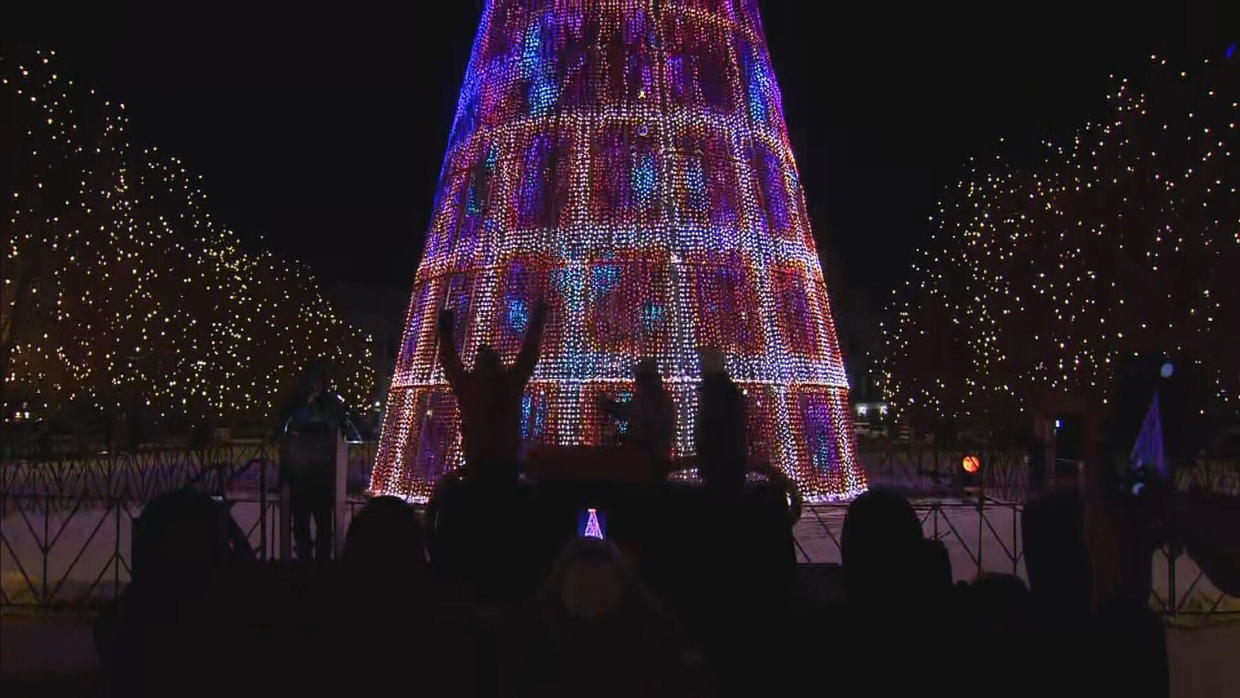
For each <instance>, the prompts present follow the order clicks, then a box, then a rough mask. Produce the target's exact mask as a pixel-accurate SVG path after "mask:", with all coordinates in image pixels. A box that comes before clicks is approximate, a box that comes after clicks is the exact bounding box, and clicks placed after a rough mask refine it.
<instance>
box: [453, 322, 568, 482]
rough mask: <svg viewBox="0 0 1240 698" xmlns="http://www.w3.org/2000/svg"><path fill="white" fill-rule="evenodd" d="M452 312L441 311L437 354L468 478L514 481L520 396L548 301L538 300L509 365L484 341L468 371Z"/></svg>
mask: <svg viewBox="0 0 1240 698" xmlns="http://www.w3.org/2000/svg"><path fill="white" fill-rule="evenodd" d="M454 318H455V316H454V314H453V311H451V310H444V311H442V312H440V313H439V353H440V358H441V360H442V361H443V367H444V374H445V375H446V376H447V378H448V384H449V385H451V386H452V393H453V394H454V395H455V396H456V401H457V405H458V409H459V410H460V415H461V442H462V446H463V448H464V451H465V467H466V475H467V477H469V478H470V479H475V480H477V479H484V480H489V481H490V480H495V481H502V482H509V481H515V479H516V476H517V457H518V454H519V453H520V450H521V396H522V394H523V393H524V392H525V385H526V384H527V383H528V382H529V380H530V376H531V375H533V373H534V366H535V365H536V364H537V363H538V353H539V349H540V347H541V346H542V333H543V328H544V326H545V325H546V323H547V306H546V305H544V304H542V303H539V305H538V308H537V309H536V310H535V311H534V317H533V318H532V319H531V321H530V327H529V330H528V331H527V332H526V335H525V342H524V343H523V344H522V345H521V351H520V352H519V353H518V354H517V359H516V361H514V362H513V364H512V366H511V367H508V368H505V367H504V363H503V361H502V360H501V359H500V356H499V354H498V353H496V351H495V349H493V348H492V347H490V346H487V345H485V344H484V345H482V346H480V347H478V353H477V355H476V357H475V359H474V370H473V371H466V370H465V366H464V365H463V364H462V363H461V357H460V354H459V353H458V352H457V349H456V343H455V341H453V338H452V328H453V325H454Z"/></svg>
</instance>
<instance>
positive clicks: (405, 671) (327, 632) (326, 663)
mask: <svg viewBox="0 0 1240 698" xmlns="http://www.w3.org/2000/svg"><path fill="white" fill-rule="evenodd" d="M335 572H336V573H337V574H336V576H335V579H334V582H335V583H334V584H331V585H329V589H330V592H329V593H327V594H324V599H322V600H320V599H309V600H308V602H309V603H311V604H315V603H318V604H326V605H327V606H328V607H329V611H330V613H329V614H328V618H329V622H328V623H326V624H324V625H323V626H321V627H313V626H312V627H311V632H310V633H308V635H309V637H307V638H305V643H306V644H305V645H304V647H305V649H304V650H303V656H302V661H301V662H300V665H294V667H293V668H294V671H295V672H297V673H298V674H299V675H300V677H299V678H300V680H301V681H302V682H303V684H302V686H301V687H300V688H301V689H302V691H303V692H304V693H306V694H309V695H318V694H322V693H324V692H326V689H325V686H324V685H323V678H324V677H330V678H332V679H335V680H339V681H340V683H339V684H338V685H342V686H343V685H348V684H353V683H355V682H358V681H362V682H364V683H363V684H362V685H364V689H365V692H366V693H368V694H373V695H388V694H398V693H403V692H407V691H409V690H410V688H411V683H410V682H411V681H413V682H414V684H413V686H414V687H416V689H417V690H418V691H419V692H420V693H422V694H425V695H454V694H460V693H470V692H471V691H469V690H467V687H468V686H470V684H469V682H470V681H471V680H472V677H471V676H470V675H469V674H470V673H472V667H470V666H468V665H462V664H461V662H460V659H461V657H462V656H464V655H466V654H467V653H466V652H463V651H462V645H463V643H462V641H461V638H460V635H461V633H460V632H459V630H457V629H456V628H454V627H453V626H452V625H451V624H449V623H446V622H444V621H445V619H444V618H443V617H442V616H441V615H439V614H438V610H439V609H438V608H437V607H436V605H433V604H432V603H431V600H432V599H434V598H435V597H436V596H437V594H436V593H435V592H434V591H433V590H432V589H431V587H430V570H429V565H428V564H427V559H426V548H425V535H424V533H423V528H422V522H421V521H420V520H419V518H418V514H417V512H416V511H415V510H414V508H413V507H412V506H410V505H409V504H406V503H405V502H404V501H403V500H401V499H399V498H396V497H376V498H374V499H371V500H370V501H368V502H367V503H366V505H365V506H364V507H362V508H361V509H360V510H359V511H358V512H357V513H356V515H355V516H354V517H353V520H352V521H351V522H350V524H349V528H348V532H347V534H346V535H345V541H344V550H343V552H342V554H341V557H340V564H339V566H338V567H337V568H336V569H335ZM308 610H309V611H310V612H309V613H305V614H303V615H311V616H312V615H315V613H314V610H315V609H313V608H311V609H308Z"/></svg>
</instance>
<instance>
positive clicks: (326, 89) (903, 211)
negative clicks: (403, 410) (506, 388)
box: [3, 0, 1240, 363]
mask: <svg viewBox="0 0 1240 698" xmlns="http://www.w3.org/2000/svg"><path fill="white" fill-rule="evenodd" d="M390 5H391V3H381V2H371V1H370V0H354V1H352V2H347V3H323V4H320V5H318V6H316V5H315V4H312V3H299V4H296V5H291V4H290V5H287V6H277V5H270V4H267V3H255V2H248V3H235V2H227V1H223V2H209V3H206V2H204V3H175V2H149V1H139V0H119V1H116V2H98V3H94V4H89V5H88V4H83V5H82V6H81V7H77V6H72V5H64V4H57V3H45V4H44V5H41V6H40V8H41V9H39V10H38V11H37V16H30V17H18V18H17V19H16V21H12V22H5V24H6V27H5V29H4V30H3V32H4V33H3V39H4V44H5V50H4V53H8V52H9V51H10V50H20V49H22V48H26V47H34V46H43V47H48V48H55V49H56V50H57V51H58V53H59V54H60V55H61V56H62V57H63V59H64V62H65V63H66V71H67V72H68V73H69V74H70V75H71V76H73V77H75V78H77V79H79V80H83V81H86V82H89V83H91V84H93V85H95V86H96V87H98V88H99V89H100V90H101V91H102V92H103V93H104V94H105V95H108V96H111V97H113V98H115V99H117V100H118V101H123V102H125V103H126V106H127V108H128V109H127V112H128V114H129V116H130V119H131V128H132V134H133V136H134V139H135V140H136V141H137V142H138V144H139V145H158V146H159V147H160V149H161V150H163V151H166V152H169V153H172V154H176V155H178V156H180V157H181V158H183V160H184V161H185V162H186V165H187V167H188V168H189V169H190V170H191V171H193V172H197V173H200V174H202V175H204V177H205V181H206V189H207V192H208V195H209V198H210V200H211V201H212V202H213V204H212V210H213V212H214V215H215V216H216V217H217V218H218V219H220V220H222V221H223V222H224V223H226V224H227V225H228V226H229V227H231V228H233V229H234V230H236V231H237V232H238V233H240V234H241V235H242V236H243V238H245V239H246V240H247V241H249V243H250V244H252V245H254V246H265V247H269V248H272V249H274V250H276V251H277V252H279V253H280V254H282V255H285V256H288V257H295V258H300V259H302V260H304V261H306V262H308V263H309V264H310V266H311V268H312V269H314V271H315V272H316V273H317V274H318V276H319V277H320V278H321V279H322V280H323V281H324V282H326V284H327V286H328V288H329V289H330V292H331V293H332V294H333V295H336V296H337V297H338V298H339V299H340V301H341V302H342V303H343V305H344V306H345V307H346V312H353V313H356V312H361V311H367V310H369V311H370V312H371V314H372V315H374V316H375V317H376V318H380V319H379V320H378V321H379V322H383V321H388V322H391V323H394V324H396V325H399V323H400V321H401V313H402V312H403V306H404V304H405V302H406V299H407V296H408V293H409V284H410V281H411V279H412V276H413V272H414V269H415V267H416V265H417V263H418V260H419V255H420V251H421V243H422V236H423V231H424V229H425V227H426V225H427V222H428V220H429V212H430V206H431V202H432V198H433V196H434V188H435V183H436V178H437V176H438V173H439V167H440V164H441V160H442V155H443V148H444V144H445V142H446V140H447V134H448V128H449V126H450V123H451V119H452V115H453V110H454V109H455V106H456V97H457V92H458V89H459V85H460V81H461V78H462V76H463V74H464V70H465V62H466V60H467V59H468V56H469V50H470V46H471V42H472V38H473V32H474V29H475V27H476V23H477V19H478V16H479V13H480V9H481V3H480V2H479V1H478V0H445V1H443V2H429V1H427V2H414V3H404V4H403V5H401V6H399V7H392V6H390ZM1233 5H1240V3H1227V2H1225V1H1224V0H1203V1H1191V2H1187V3H1175V2H1158V3H1149V4H1148V7H1147V6H1146V4H1144V3H1137V2H1131V0H1129V1H1127V2H1111V1H1109V0H1107V1H1098V2H1082V1H1081V0H1075V1H1071V2H1069V1H1064V0H1047V1H1046V2H1039V3H1004V2H994V1H993V0H991V1H989V2H969V3H959V4H955V5H950V6H948V5H946V4H944V3H919V4H917V6H915V7H912V8H905V7H901V6H899V5H897V4H891V3H883V2H865V3H834V2H810V1H805V2H802V1H799V0H766V1H765V2H763V3H762V7H763V12H764V20H765V24H766V32H767V38H768V40H769V44H770V49H771V53H772V55H773V58H774V61H775V68H776V74H777V77H778V79H779V81H780V86H781V88H782V90H783V97H784V110H785V115H786V118H787V121H788V127H789V131H790V134H791V138H792V141H793V146H794V149H795V153H796V156H797V160H798V163H799V168H800V171H801V179H802V182H803V183H804V185H805V190H806V192H807V195H808V199H809V206H810V210H811V215H812V217H813V220H814V223H815V227H816V230H817V234H818V239H819V245H820V250H821V251H822V252H823V257H824V260H825V262H826V264H827V274H828V283H829V284H830V286H831V292H832V295H833V302H834V306H835V312H836V316H837V322H838V323H839V325H840V329H841V335H842V338H843V341H844V345H845V353H846V354H847V355H849V357H850V359H859V358H860V357H861V356H862V355H864V354H865V353H867V352H870V351H872V350H873V349H874V348H875V343H876V339H877V326H878V318H879V317H880V316H881V313H882V312H883V311H884V309H885V306H886V304H887V303H888V302H889V299H890V293H891V289H892V288H894V287H896V286H898V285H899V284H900V282H901V281H902V279H903V278H904V277H905V275H906V274H907V270H908V268H909V264H910V261H911V256H912V251H913V250H914V249H915V248H916V247H917V246H919V245H922V244H923V243H924V242H925V240H926V238H927V236H928V235H929V233H930V231H931V230H932V224H931V223H930V221H929V220H928V216H929V215H930V213H931V212H932V211H933V208H934V203H935V201H936V200H937V197H938V196H939V194H940V192H941V191H942V188H943V186H944V185H946V184H948V183H951V182H954V181H955V180H956V179H958V178H959V177H961V176H962V174H964V173H965V172H966V171H967V159H968V158H969V157H970V156H977V157H978V158H979V159H985V160H991V161H993V157H994V155H995V154H996V153H998V152H1003V153H1005V157H1007V159H1009V160H1010V161H1013V162H1014V163H1016V164H1017V165H1030V164H1034V163H1036V162H1037V160H1038V157H1039V156H1038V152H1039V148H1040V146H1039V143H1040V141H1041V140H1042V139H1043V138H1050V139H1052V140H1053V139H1055V138H1066V137H1068V136H1069V135H1070V134H1071V132H1072V131H1073V130H1074V129H1075V128H1077V127H1079V126H1080V125H1082V124H1083V123H1084V122H1085V121H1087V120H1096V119H1098V118H1101V117H1103V116H1105V115H1106V113H1107V108H1106V99H1105V96H1106V94H1107V92H1108V89H1109V87H1110V85H1111V84H1112V83H1111V81H1110V78H1109V75H1111V74H1115V75H1127V76H1130V77H1132V78H1133V79H1134V80H1135V81H1136V82H1137V85H1138V86H1139V85H1140V82H1141V79H1142V76H1143V75H1144V74H1145V71H1146V67H1147V65H1148V62H1149V56H1150V54H1151V53H1158V54H1159V55H1163V56H1168V57H1170V58H1171V59H1172V60H1173V61H1176V62H1178V63H1183V64H1184V66H1185V69H1192V67H1193V65H1194V64H1195V62H1196V61H1198V60H1200V59H1201V58H1202V57H1206V56H1211V57H1218V58H1221V57H1222V54H1223V52H1224V51H1225V49H1226V47H1227V45H1228V44H1229V42H1231V41H1233V40H1235V38H1236V37H1237V32H1236V31H1235V26H1236V24H1235V20H1236V10H1235V9H1233ZM808 8H816V9H815V10H813V11H811V10H810V9H808ZM1000 137H1006V141H1007V142H1006V143H1005V144H1004V145H1003V146H1002V148H1000V147H999V144H998V139H999V138H1000ZM373 319H374V318H372V320H373ZM384 319H386V320H384ZM395 331H396V332H398V331H399V329H396V330H395ZM850 363H851V362H850Z"/></svg>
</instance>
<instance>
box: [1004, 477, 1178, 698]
mask: <svg viewBox="0 0 1240 698" xmlns="http://www.w3.org/2000/svg"><path fill="white" fill-rule="evenodd" d="M1089 467H1093V466H1090V465H1088V464H1087V465H1086V468H1089ZM1086 489H1087V490H1089V488H1086ZM1090 497H1097V498H1098V499H1099V501H1098V502H1095V503H1091V502H1090V501H1089V499H1090ZM1091 509H1092V511H1091ZM1091 517H1092V518H1093V522H1092V523H1090V519H1091ZM1134 523H1135V522H1134V521H1133V520H1132V511H1131V510H1130V509H1129V507H1128V506H1127V504H1126V503H1125V502H1124V501H1122V500H1116V499H1115V498H1114V497H1113V495H1111V494H1110V493H1102V492H1092V491H1091V494H1087V495H1085V496H1082V494H1080V493H1078V492H1077V491H1076V490H1066V489H1065V490H1055V491H1051V492H1047V493H1045V494H1043V495H1041V496H1039V497H1037V498H1035V499H1034V500H1032V501H1030V502H1029V503H1028V504H1026V506H1025V510H1024V513H1023V514H1022V517H1021V524H1022V525H1021V528H1022V530H1023V540H1024V546H1025V564H1026V567H1027V569H1028V574H1029V583H1030V590H1031V599H1032V601H1033V604H1034V610H1035V615H1034V620H1035V637H1036V640H1035V643H1034V644H1035V646H1036V647H1038V648H1040V649H1042V650H1043V651H1049V652H1050V654H1049V655H1042V656H1035V657H1034V659H1033V662H1034V663H1038V664H1046V663H1054V664H1055V665H1056V666H1058V667H1059V671H1058V672H1057V674H1056V675H1057V676H1060V677H1064V678H1067V677H1071V681H1072V685H1073V686H1074V687H1079V692H1080V693H1081V694H1085V693H1107V694H1113V695H1136V696H1165V695H1167V694H1168V692H1169V689H1170V680H1169V674H1168V671H1167V654H1166V639H1165V637H1164V630H1163V628H1162V625H1161V623H1160V622H1159V621H1158V619H1157V618H1156V617H1155V616H1154V615H1153V614H1152V613H1151V612H1150V610H1149V608H1148V605H1147V604H1148V598H1149V591H1150V588H1149V584H1150V581H1151V578H1150V571H1149V570H1150V565H1151V558H1150V555H1151V554H1152V548H1147V545H1146V544H1145V543H1143V542H1142V541H1141V540H1140V536H1134V535H1133V527H1134V526H1133V525H1134ZM1142 548H1147V549H1145V551H1144V552H1142V550H1141V549H1142ZM1093 550H1106V551H1113V552H1111V553H1109V554H1107V555H1104V556H1098V555H1095V554H1093V553H1092V551H1093ZM1115 560H1120V561H1122V562H1123V564H1121V565H1115V566H1114V567H1112V569H1109V570H1107V574H1106V575H1104V580H1105V583H1104V584H1101V585H1100V584H1099V581H1100V580H1099V578H1098V570H1097V565H1098V564H1099V561H1101V562H1102V563H1103V564H1111V563H1112V561H1115ZM1031 679H1032V681H1031V683H1032V685H1034V687H1035V688H1045V689H1048V690H1050V689H1053V688H1055V687H1056V685H1057V684H1056V682H1054V681H1049V680H1046V679H1045V678H1044V677H1039V676H1038V675H1036V674H1035V675H1034V676H1032V677H1031ZM1039 682H1040V683H1039Z"/></svg>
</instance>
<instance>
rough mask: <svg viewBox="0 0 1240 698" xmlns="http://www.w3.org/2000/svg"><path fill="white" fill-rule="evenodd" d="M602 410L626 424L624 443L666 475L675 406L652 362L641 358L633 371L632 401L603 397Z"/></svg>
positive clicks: (673, 428)
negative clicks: (618, 400)
mask: <svg viewBox="0 0 1240 698" xmlns="http://www.w3.org/2000/svg"><path fill="white" fill-rule="evenodd" d="M601 403H602V407H603V410H604V411H605V412H607V413H608V414H610V415H611V416H612V417H615V418H616V419H624V420H627V421H628V431H627V433H626V434H625V438H624V442H625V444H627V445H629V446H631V447H633V448H635V449H637V450H638V451H640V452H641V453H642V454H643V455H644V456H646V457H647V458H648V459H649V460H650V462H651V463H652V464H654V466H655V468H656V470H657V471H659V472H666V470H667V463H668V461H669V460H671V457H672V441H673V439H674V438H675V436H676V406H675V404H673V403H672V398H671V397H670V396H669V395H668V394H667V390H666V389H665V388H664V387H663V376H662V374H660V373H659V364H658V363H657V362H656V361H655V360H654V359H642V360H641V361H639V362H638V363H637V366H636V368H634V370H633V399H631V400H629V401H628V402H627V403H624V402H617V401H615V400H611V399H610V398H606V397H604V398H603V399H602V401H601Z"/></svg>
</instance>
